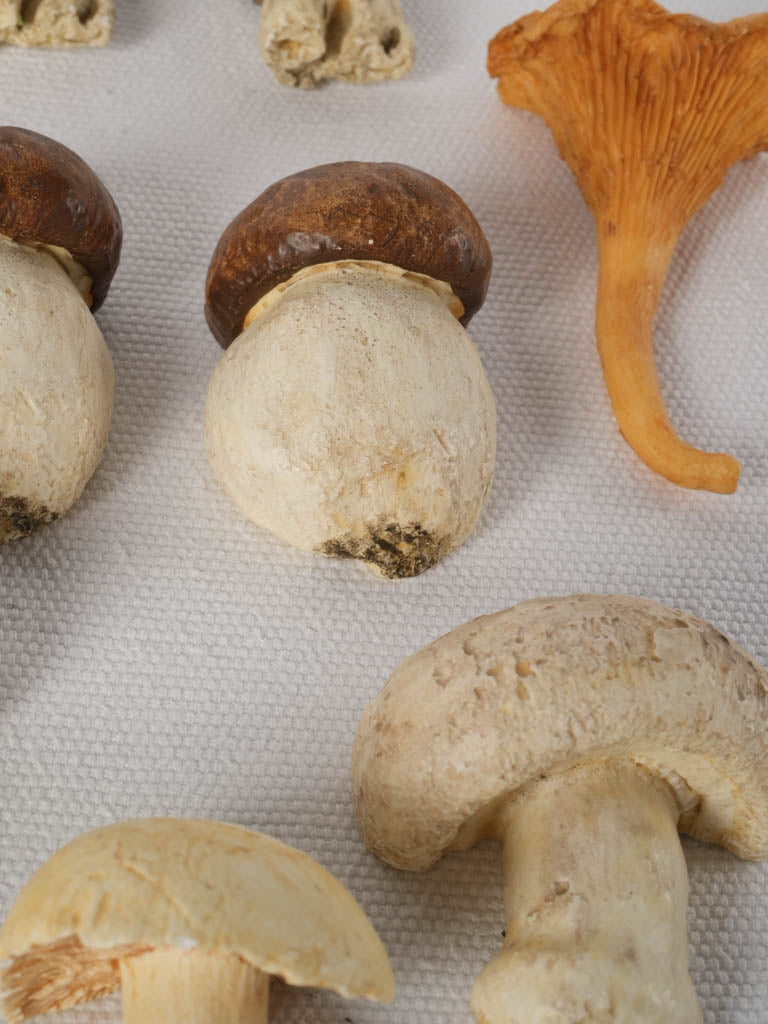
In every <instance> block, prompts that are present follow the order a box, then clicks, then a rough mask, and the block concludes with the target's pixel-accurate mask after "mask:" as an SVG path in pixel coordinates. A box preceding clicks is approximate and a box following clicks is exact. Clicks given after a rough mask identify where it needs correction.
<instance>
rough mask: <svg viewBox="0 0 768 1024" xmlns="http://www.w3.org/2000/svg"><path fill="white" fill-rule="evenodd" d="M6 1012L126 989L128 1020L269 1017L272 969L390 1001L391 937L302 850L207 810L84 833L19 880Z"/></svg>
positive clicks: (250, 1022)
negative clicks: (202, 817) (387, 944)
mask: <svg viewBox="0 0 768 1024" xmlns="http://www.w3.org/2000/svg"><path fill="white" fill-rule="evenodd" d="M0 959H4V960H5V961H6V963H5V965H4V967H3V969H2V973H0V1009H2V1011H3V1012H4V1013H5V1015H6V1016H7V1019H8V1021H9V1024H17V1022H18V1021H23V1020H26V1019H27V1018H29V1017H34V1016H35V1015H37V1014H42V1013H48V1012H50V1011H52V1010H63V1009H66V1008H67V1007H70V1006H74V1005H76V1004H78V1003H82V1002H85V1001H86V1000H90V999H95V998H98V997H100V996H104V995H107V994H109V993H110V992H113V991H115V990H116V989H118V988H121V989H122V1005H123V1021H124V1022H125V1024H150V1022H151V1024H173V1022H177V1021H183V1022H184V1024H265V1022H266V1021H267V1002H268V990H269V976H270V975H272V974H275V975H279V976H280V977H281V978H283V979H284V980H285V981H287V982H288V983H289V984H292V985H311V986H314V987H318V988H330V989H334V990H335V991H337V992H339V993H341V994H342V995H344V996H347V997H350V998H355V997H365V998H368V999H378V1000H382V1001H385V1002H389V1001H391V1000H392V998H393V995H394V979H393V977H392V971H391V969H390V966H389V961H388V958H387V954H386V951H385V950H384V947H383V946H382V944H381V942H380V940H379V938H378V936H377V935H376V933H375V931H374V929H373V927H372V925H371V924H370V922H369V921H368V918H367V917H366V916H365V914H364V913H363V911H362V910H361V908H360V906H359V905H358V904H357V902H356V901H355V900H354V898H353V897H352V896H351V894H350V893H349V891H348V890H347V889H346V888H345V887H344V886H343V885H342V884H341V882H339V881H338V880H337V879H336V878H334V876H333V875H331V874H330V873H329V872H328V871H326V870H325V869H324V868H322V867H321V866H320V865H319V864H317V863H316V862H315V861H313V860H312V859H311V858H310V857H308V856H307V855H306V854H304V853H301V852H299V851H298V850H295V849H293V848H292V847H290V846H286V845H285V844H284V843H281V842H278V841H277V840H276V839H273V838H271V837H269V836H265V835H261V834H259V833H257V832H252V831H250V830H248V829H245V828H241V827H239V826H236V825H227V824H222V823H220V822H215V821H195V820H177V819H162V818H158V819H148V820H145V821H130V822H122V823H120V824H117V825H110V826H107V827H105V828H100V829H96V830H95V831H94V832H89V833H86V834H85V835H83V836H80V837H79V838H78V839H76V840H74V842H72V843H70V844H69V845H67V846H65V847H63V848H62V849H61V850H59V851H58V853H56V854H54V856H53V857H52V858H51V860H50V861H49V862H48V863H47V864H46V865H45V866H44V867H42V868H41V869H40V870H39V871H38V872H37V874H35V875H34V876H33V877H32V879H31V880H30V881H29V882H28V883H27V885H26V886H25V887H24V889H23V890H22V891H21V893H20V895H19V896H18V898H17V900H16V903H15V904H14V906H13V907H12V909H11V912H10V914H9V916H8V918H7V920H6V922H5V924H4V926H3V929H2V931H0Z"/></svg>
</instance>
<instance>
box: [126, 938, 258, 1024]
mask: <svg viewBox="0 0 768 1024" xmlns="http://www.w3.org/2000/svg"><path fill="white" fill-rule="evenodd" d="M120 975H121V978H122V988H123V1022H124V1024H267V1012H268V1000H269V975H267V974H264V973H262V972H261V971H259V970H258V969H257V968H255V967H252V966H251V965H250V964H248V963H246V962H245V960H241V959H240V957H238V956H234V955H233V954H230V953H208V952H205V951H203V950H197V949H192V950H180V949H158V950H155V951H154V952H152V953H144V954H142V955H140V956H133V957H128V958H127V959H125V960H122V961H121V963H120Z"/></svg>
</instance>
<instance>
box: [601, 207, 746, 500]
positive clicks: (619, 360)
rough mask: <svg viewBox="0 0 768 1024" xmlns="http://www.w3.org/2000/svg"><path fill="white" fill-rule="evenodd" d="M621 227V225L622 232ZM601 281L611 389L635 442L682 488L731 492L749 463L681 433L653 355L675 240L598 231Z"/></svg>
mask: <svg viewBox="0 0 768 1024" xmlns="http://www.w3.org/2000/svg"><path fill="white" fill-rule="evenodd" d="M615 230H616V229H615V228H614V231H615ZM598 235H599V238H600V279H599V285H598V293H597V322H596V334H597V345H598V350H599V352H600V359H601V362H602V365H603V375H604V377H605V384H606V388H607V389H608V394H609V396H610V399H611V404H612V406H613V412H614V415H615V416H616V419H617V421H618V424H619V429H620V430H621V433H622V435H623V437H624V439H625V440H626V441H627V443H628V444H629V445H630V446H631V447H632V448H633V449H634V450H635V452H636V453H637V455H639V456H640V458H641V459H642V460H643V462H644V463H645V464H646V465H647V466H649V467H650V468H651V469H652V470H654V471H655V472H656V473H659V474H660V475H661V476H663V477H666V479H667V480H670V481H672V483H674V484H678V485H679V486H680V487H690V488H692V489H694V490H707V491H714V492H715V493H718V494H731V493H732V492H733V491H735V490H736V485H737V483H738V479H739V473H740V471H741V466H740V464H739V462H738V460H737V459H735V458H734V457H733V456H732V455H726V454H724V453H722V452H705V451H701V450H700V449H698V448H694V447H693V446H692V445H689V444H687V443H686V442H685V441H683V440H682V439H681V438H680V437H678V435H677V434H676V433H675V431H674V429H673V427H672V425H671V423H670V422H669V419H668V417H667V413H666V409H665V407H664V400H663V398H662V394H661V387H660V385H659V378H658V374H657V372H656V364H655V361H654V351H653V320H654V317H655V315H656V310H657V307H658V304H659V298H660V296H661V289H662V286H663V284H664V278H665V276H666V272H667V268H668V266H669V262H670V259H671V257H672V252H673V249H674V244H673V242H670V241H669V240H667V241H665V242H664V243H654V242H653V241H649V240H648V239H646V238H643V237H638V235H637V233H636V232H629V233H625V234H624V235H622V234H614V235H610V233H609V232H608V231H607V229H605V230H603V229H602V228H600V227H599V228H598Z"/></svg>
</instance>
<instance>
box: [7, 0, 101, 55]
mask: <svg viewBox="0 0 768 1024" xmlns="http://www.w3.org/2000/svg"><path fill="white" fill-rule="evenodd" d="M114 18H115V10H114V3H113V0H34V2H30V0H0V43H13V44H14V45H16V46H72V45H75V44H85V45H88V46H106V44H107V43H108V42H109V40H110V39H111V37H112V26H113V23H114Z"/></svg>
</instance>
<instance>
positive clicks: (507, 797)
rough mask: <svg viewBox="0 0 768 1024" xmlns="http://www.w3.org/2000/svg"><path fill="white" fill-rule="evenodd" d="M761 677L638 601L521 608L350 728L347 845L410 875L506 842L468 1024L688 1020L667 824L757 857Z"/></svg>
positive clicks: (472, 628)
mask: <svg viewBox="0 0 768 1024" xmlns="http://www.w3.org/2000/svg"><path fill="white" fill-rule="evenodd" d="M767 726H768V672H766V670H765V669H764V668H762V667H761V666H760V665H758V664H757V663H756V662H755V661H754V660H753V659H752V658H751V657H750V655H749V654H748V653H747V652H746V651H745V650H743V649H742V648H741V647H739V646H738V645H736V644H734V643H733V642H731V641H730V640H729V639H728V638H727V637H725V636H724V635H723V634H722V633H721V632H719V630H717V629H716V628H715V627H714V626H712V625H710V624H709V623H708V622H705V621H703V620H702V619H698V618H695V617H694V616H692V615H688V614H686V613H685V612H681V611H677V610H675V609H672V608H666V607H664V606H663V605H659V604H656V603H654V602H652V601H645V600H640V599H638V598H632V597H602V596H591V595H580V596H574V597H564V598H553V599H548V600H534V601H527V602H526V603H524V604H521V605H518V606H517V607H515V608H512V609H510V610H508V611H504V612H500V613H499V614H496V615H488V616H485V617H483V618H480V619H476V620H474V621H473V622H469V623H467V624H466V625H464V626H461V627H460V628H459V629H455V630H454V631H453V632H452V633H449V634H448V635H447V636H444V637H442V639H440V640H438V641H437V642H436V643H433V644H431V645H430V646H429V647H426V648H425V649H424V650H422V651H420V652H419V653H417V654H415V655H414V656H413V657H411V658H409V659H408V660H407V661H405V662H403V664H402V665H400V667H399V668H398V669H397V670H396V671H395V673H394V674H393V676H392V677H391V678H390V680H389V682H388V683H387V685H386V686H385V688H384V689H383V691H382V692H381V693H380V694H379V695H378V697H376V698H375V699H374V700H373V702H372V703H371V704H370V705H369V707H368V709H367V710H366V712H365V714H364V715H363V718H362V720H361V723H360V728H359V731H358V736H357V743H356V747H355V753H354V793H355V802H356V809H357V817H358V821H359V824H360V828H361V830H362V834H363V837H364V839H365V841H366V843H367V844H368V846H369V847H370V849H371V850H373V852H374V853H376V854H377V855H378V856H380V857H382V858H383V859H384V860H386V861H387V862H388V863H389V864H392V865H394V866H395V867H398V868H404V869H407V870H411V871H425V870H427V869H428V868H429V867H430V866H431V865H432V864H434V863H435V861H436V860H438V858H439V857H440V856H441V855H442V854H443V853H444V852H445V851H446V850H463V849H466V848H468V847H469V846H471V845H472V844H473V843H475V842H476V841H477V840H478V839H481V838H488V837H493V838H497V839H499V840H501V842H502V843H503V860H504V904H505V911H506V919H507V924H506V939H505V943H504V946H503V948H502V950H501V952H500V953H499V954H498V955H497V956H496V958H495V959H494V960H493V961H491V963H490V964H489V965H488V966H487V967H486V969H485V970H484V971H483V973H482V974H481V975H480V977H479V979H478V980H477V982H476V984H475V988H474V992H473V996H472V1005H473V1009H474V1011H475V1014H476V1017H477V1020H478V1021H479V1022H480V1024H544V1022H547V1024H549V1022H554V1021H563V1022H565V1021H598V1020H599V1021H603V1020H605V1021H607V1020H610V1021H612V1022H615V1024H639V1022H641V1021H642V1024H694V1022H696V1021H701V1020H702V1017H701V1011H700V1009H699V1005H698V1001H697V999H696V995H695V992H694V990H693V985H692V983H691V980H690V977H689V975H688V944H687V929H686V904H687V895H688V882H687V873H686V866H685V859H684V857H683V852H682V849H681V846H680V842H679V839H678V829H679V830H680V831H682V832H685V833H687V834H689V835H692V836H695V837H696V838H697V839H701V840H704V841H705V842H713V843H718V844H720V845H722V846H724V847H726V848H727V849H729V850H731V851H733V852H734V853H735V854H737V855H738V856H740V857H745V858H749V859H759V858H765V857H768V728H767Z"/></svg>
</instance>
